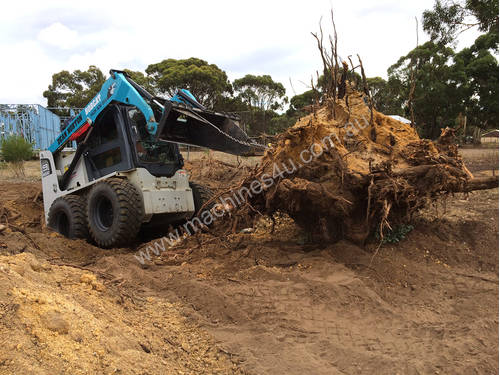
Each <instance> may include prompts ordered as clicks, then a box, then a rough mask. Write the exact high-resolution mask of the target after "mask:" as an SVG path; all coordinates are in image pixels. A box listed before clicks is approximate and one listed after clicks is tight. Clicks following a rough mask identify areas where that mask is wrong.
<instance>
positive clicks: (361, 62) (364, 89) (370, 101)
mask: <svg viewBox="0 0 500 375" xmlns="http://www.w3.org/2000/svg"><path fill="white" fill-rule="evenodd" d="M357 56H358V60H359V66H360V68H361V79H362V80H363V92H364V93H365V94H366V96H367V97H368V106H369V107H370V125H372V131H374V123H373V99H372V94H371V91H370V90H369V89H368V84H367V83H366V74H365V68H364V66H363V61H361V57H359V54H358V55H357ZM372 138H373V137H372Z"/></svg>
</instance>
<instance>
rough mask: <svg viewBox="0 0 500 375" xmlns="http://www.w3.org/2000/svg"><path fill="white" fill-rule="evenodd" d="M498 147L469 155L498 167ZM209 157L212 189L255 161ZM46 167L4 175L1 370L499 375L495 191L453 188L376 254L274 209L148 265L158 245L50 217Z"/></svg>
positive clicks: (200, 173) (204, 166) (193, 166)
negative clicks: (83, 231) (90, 239)
mask: <svg viewBox="0 0 500 375" xmlns="http://www.w3.org/2000/svg"><path fill="white" fill-rule="evenodd" d="M495 152H496V155H497V157H498V150H481V151H480V152H479V151H469V150H464V153H463V154H464V158H465V159H466V161H467V165H468V166H469V168H470V169H471V171H472V172H473V173H474V174H487V173H492V170H496V173H498V160H497V159H494V156H492V153H495ZM201 157H202V159H201V160H200V155H197V157H196V158H195V157H194V156H193V153H191V155H190V162H188V163H187V168H188V169H190V170H191V171H192V174H193V178H194V179H195V180H199V181H202V182H205V183H208V184H209V185H210V186H211V187H212V188H214V189H216V190H220V189H225V188H226V187H227V186H226V185H227V183H228V181H232V180H236V181H237V179H238V177H239V176H240V174H241V173H244V169H245V166H251V165H252V162H253V160H252V159H242V161H241V164H240V166H239V167H238V168H230V167H228V166H227V165H226V164H234V165H236V164H237V163H238V161H237V160H236V159H235V158H234V157H231V159H222V160H221V161H222V163H221V162H219V161H210V160H208V155H201ZM212 158H213V159H216V160H219V159H220V158H219V157H218V155H212ZM37 168H38V163H36V162H34V163H32V165H31V164H30V165H29V168H28V173H27V175H28V177H27V180H26V179H25V180H23V181H20V180H17V181H16V180H14V181H13V180H7V179H6V178H5V177H4V179H3V180H2V181H1V182H0V194H1V197H2V200H1V202H0V203H1V204H0V207H1V208H0V211H1V212H0V221H1V222H2V223H5V218H6V217H7V218H10V221H9V222H10V223H13V224H14V225H13V226H11V227H9V228H8V229H6V230H4V231H3V233H2V234H0V254H1V256H0V314H1V315H2V319H1V324H0V343H1V344H2V345H1V348H0V373H2V374H3V373H5V374H11V373H38V374H54V373H57V374H59V373H61V374H80V373H81V374H87V373H88V374H164V373H167V374H170V373H172V374H178V373H179V374H180V373H185V374H214V373H221V374H222V373H246V374H374V373H377V374H398V373H399V374H496V373H498V189H494V190H487V191H480V192H474V193H471V194H469V196H468V197H465V196H462V195H457V196H455V197H449V199H448V200H447V201H446V204H442V205H439V206H438V207H433V208H430V209H428V210H426V211H425V212H422V214H421V215H420V217H418V218H416V220H415V223H414V226H415V229H414V230H413V231H412V232H410V233H409V234H408V235H407V238H406V239H404V240H403V241H401V242H399V243H398V244H384V245H382V246H381V247H380V249H379V250H378V252H377V247H378V243H376V242H373V243H371V244H369V245H367V246H366V247H365V248H360V247H358V246H356V245H353V244H351V243H349V242H345V241H342V242H339V243H336V244H333V245H326V244H325V245H321V244H311V243H308V242H307V236H306V234H305V233H302V232H301V231H300V229H298V228H297V227H296V226H295V225H294V224H293V222H291V220H290V219H288V218H286V217H285V218H283V217H278V218H277V221H278V224H277V227H276V231H275V233H273V234H271V233H270V229H269V223H268V221H266V220H264V219H262V221H261V222H260V223H259V226H258V229H257V230H256V232H255V233H252V234H229V235H226V236H224V237H213V236H210V235H209V234H202V235H200V236H198V237H196V238H191V239H189V240H188V241H186V242H184V243H181V244H180V245H178V246H175V247H173V248H170V249H168V250H166V251H165V252H163V253H162V254H161V255H160V256H156V257H153V259H152V262H148V263H147V264H146V265H141V264H140V263H139V262H138V261H137V259H136V258H135V257H134V254H135V251H137V250H143V251H144V250H145V248H147V246H148V245H151V244H152V243H149V244H143V243H141V241H140V240H138V241H137V243H135V244H131V247H130V248H126V249H113V250H102V249H98V248H96V247H94V246H92V245H90V244H88V243H86V242H85V241H81V240H78V241H72V240H67V239H65V238H63V237H61V236H59V235H57V234H55V233H52V232H50V231H49V230H47V229H46V228H45V227H44V226H43V223H41V215H42V209H41V201H40V199H39V198H38V199H35V200H34V198H35V197H36V194H37V191H38V189H39V185H40V183H39V181H36V178H37V177H36V176H37V174H36V173H37ZM5 173H6V172H5ZM29 179H33V180H35V181H33V182H31V181H29ZM16 216H17V217H16ZM23 232H24V233H23Z"/></svg>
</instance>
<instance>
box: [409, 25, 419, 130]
mask: <svg viewBox="0 0 500 375" xmlns="http://www.w3.org/2000/svg"><path fill="white" fill-rule="evenodd" d="M415 24H416V34H417V47H418V19H417V17H415ZM412 64H413V69H412V70H411V73H410V92H409V94H408V108H409V109H410V120H411V126H412V127H415V125H416V124H415V111H414V105H413V104H414V103H413V100H414V99H415V86H416V81H415V75H416V73H417V61H415V60H414V59H412Z"/></svg>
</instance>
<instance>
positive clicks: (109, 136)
mask: <svg viewBox="0 0 500 375" xmlns="http://www.w3.org/2000/svg"><path fill="white" fill-rule="evenodd" d="M110 74H111V75H110V77H109V78H108V79H107V81H106V82H105V83H104V84H103V86H102V88H101V90H100V92H99V93H98V94H97V95H96V96H95V97H94V98H93V99H92V100H91V101H90V102H89V103H88V104H87V106H86V107H85V108H84V109H83V110H82V111H81V112H80V113H79V114H78V115H77V116H76V117H75V118H74V119H73V120H72V121H71V122H69V123H68V125H67V126H66V127H65V128H64V129H63V130H62V132H61V134H60V135H59V136H58V137H57V139H56V140H55V141H54V142H53V143H52V144H51V145H50V147H49V148H48V150H46V151H41V152H40V163H41V171H42V185H43V203H44V209H45V220H46V222H47V225H48V226H49V227H50V228H52V229H54V230H56V231H57V232H59V233H61V234H63V235H64V236H67V237H69V238H86V239H91V240H92V241H93V242H95V243H96V244H97V245H98V246H100V247H104V248H109V247H117V246H123V245H127V244H128V243H130V241H132V240H133V239H134V238H135V237H136V236H137V234H138V232H139V230H140V229H141V227H148V226H152V227H154V226H161V227H165V228H166V227H168V226H169V225H170V224H174V225H175V224H176V223H182V222H183V221H185V220H189V219H191V218H192V217H193V216H194V215H195V214H196V213H197V211H198V210H199V209H200V208H201V207H202V206H203V204H204V203H205V202H206V201H207V200H208V199H209V198H210V197H211V195H212V193H211V191H210V190H209V189H208V188H207V187H204V186H202V185H200V184H197V183H195V182H190V181H189V176H188V173H187V172H186V171H185V170H184V169H183V165H184V161H183V158H182V155H181V153H180V152H179V144H186V145H193V146H200V147H206V148H210V149H213V150H217V151H222V152H226V153H231V154H234V155H259V154H262V152H263V146H261V145H258V144H256V143H253V142H252V141H251V140H250V139H249V137H248V136H247V135H246V134H245V132H243V131H242V130H241V129H240V127H239V126H238V125H237V121H238V120H239V119H238V117H236V116H233V115H230V114H226V113H218V112H213V111H209V110H207V109H206V108H204V107H203V106H202V105H201V104H200V103H199V102H198V101H197V100H196V99H195V98H194V96H193V95H192V94H191V93H190V92H189V91H187V90H179V91H178V92H177V94H176V95H175V96H174V97H172V98H170V99H163V98H159V97H156V96H153V95H151V94H150V93H149V92H147V91H146V90H145V89H144V88H142V87H141V86H139V85H138V84H137V83H135V82H134V81H133V80H132V79H131V78H130V77H129V76H128V75H127V74H126V73H125V72H123V71H118V70H111V71H110ZM72 141H76V143H77V147H76V150H75V149H74V148H71V149H70V148H65V145H67V144H68V143H69V142H72Z"/></svg>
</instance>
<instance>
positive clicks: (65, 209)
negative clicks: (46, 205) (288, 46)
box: [49, 194, 88, 238]
mask: <svg viewBox="0 0 500 375" xmlns="http://www.w3.org/2000/svg"><path fill="white" fill-rule="evenodd" d="M49 227H50V228H52V229H54V230H55V231H57V232H59V233H61V234H62V235H63V236H65V237H69V238H87V235H88V230H87V213H86V209H85V199H84V198H83V197H80V196H79V195H73V194H70V195H65V196H64V197H60V198H57V199H56V200H55V201H54V202H53V203H52V206H50V210H49Z"/></svg>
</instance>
